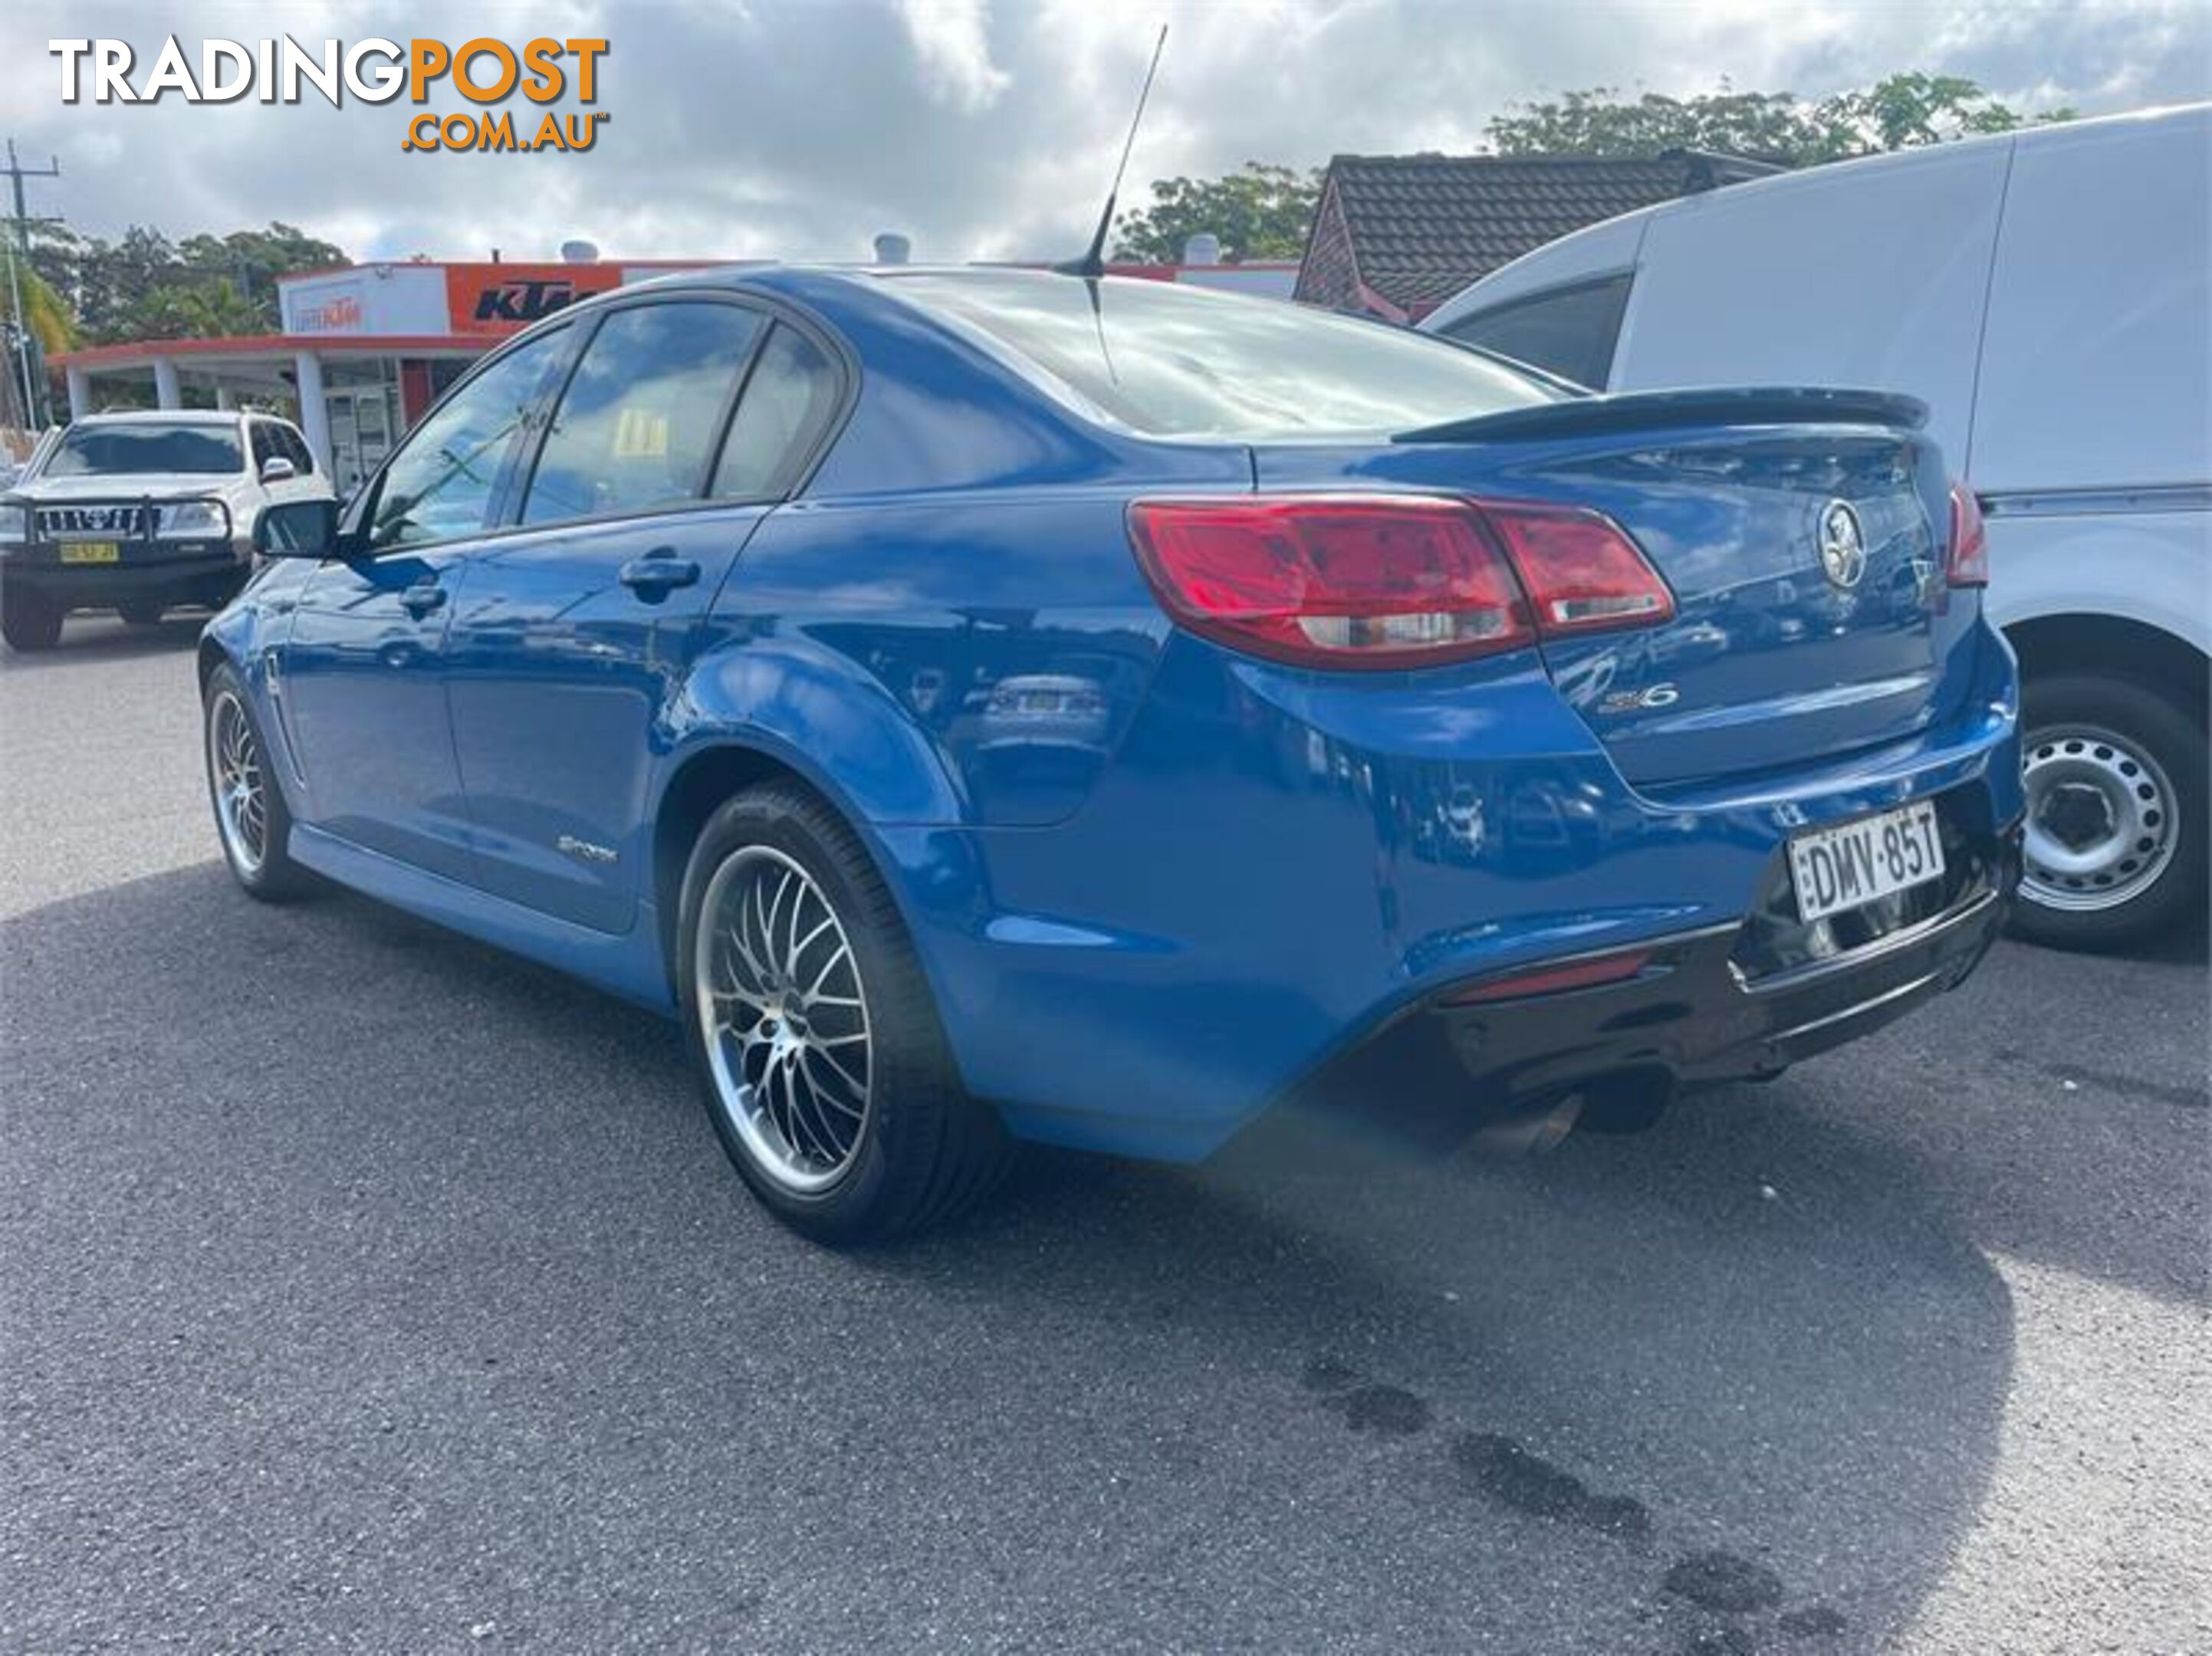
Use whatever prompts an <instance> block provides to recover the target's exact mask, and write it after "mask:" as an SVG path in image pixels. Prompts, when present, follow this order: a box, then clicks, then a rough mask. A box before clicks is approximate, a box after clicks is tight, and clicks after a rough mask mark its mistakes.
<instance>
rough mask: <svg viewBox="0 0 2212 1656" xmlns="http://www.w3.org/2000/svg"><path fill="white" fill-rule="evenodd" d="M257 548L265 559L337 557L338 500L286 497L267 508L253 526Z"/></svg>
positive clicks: (255, 546)
mask: <svg viewBox="0 0 2212 1656" xmlns="http://www.w3.org/2000/svg"><path fill="white" fill-rule="evenodd" d="M270 464H276V463H275V462H273V461H272V462H271V463H270ZM253 549H254V550H255V551H256V552H258V553H259V554H260V555H262V556H263V557H264V558H334V557H336V556H337V555H338V503H337V501H336V500H286V501H284V502H283V503H282V504H281V505H277V506H269V507H263V508H262V510H261V516H260V517H259V518H258V519H256V520H255V521H254V525H253Z"/></svg>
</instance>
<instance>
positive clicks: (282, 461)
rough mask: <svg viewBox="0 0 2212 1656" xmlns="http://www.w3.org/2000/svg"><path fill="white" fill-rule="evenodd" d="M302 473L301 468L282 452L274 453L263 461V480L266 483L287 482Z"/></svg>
mask: <svg viewBox="0 0 2212 1656" xmlns="http://www.w3.org/2000/svg"><path fill="white" fill-rule="evenodd" d="M299 475H300V469H299V468H298V467H297V466H295V465H294V464H292V463H291V462H290V461H289V460H288V459H286V458H284V457H283V455H281V454H272V455H270V457H269V458H267V459H265V460H264V461H263V462H262V463H261V481H262V482H264V483H285V482H291V480H292V479H293V478H295V477H296V476H299Z"/></svg>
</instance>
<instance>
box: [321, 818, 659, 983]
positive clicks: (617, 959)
mask: <svg viewBox="0 0 2212 1656" xmlns="http://www.w3.org/2000/svg"><path fill="white" fill-rule="evenodd" d="M291 852H292V855H293V856H294V857H295V858H298V859H299V861H300V862H301V864H304V865H305V866H307V867H308V868H311V869H313V870H314V871H315V872H316V873H318V874H320V875H322V876H323V877H325V878H326V879H330V880H334V881H336V882H337V883H338V884H340V885H342V886H345V887H347V888H348V889H351V890H354V891H358V892H360V893H362V895H364V896H368V897H374V898H375V899H376V900H377V901H379V902H386V903H390V904H391V905H392V907H394V908H400V909H404V910H405V911H406V912H407V913H410V914H413V915H416V916H418V917H419V918H421V919H426V920H428V921H430V922H431V923H432V924H433V925H441V926H444V927H445V928H447V930H448V931H458V932H459V933H461V934H462V935H463V936H464V937H474V938H476V939H477V941H478V942H480V943H489V944H491V945H492V946H493V947H494V948H495V949H506V950H507V951H508V952H509V953H511V954H515V955H521V956H523V957H524V958H525V959H526V960H532V961H537V962H538V964H539V965H541V966H550V967H551V968H553V969H554V970H555V971H556V972H565V973H567V974H568V975H569V976H571V977H575V978H580V979H582V980H584V981H585V982H586V983H588V984H590V985H592V986H593V987H594V988H597V989H604V990H605V991H606V992H608V993H610V994H613V995H619V996H621V997H622V998H623V999H624V1000H627V1001H631V1002H634V1003H635V1004H637V1005H639V1006H642V1007H644V1008H645V1009H646V1010H648V1011H652V1012H656V1013H658V1014H659V1015H660V1016H662V1017H665V1018H672V1017H674V1016H676V995H675V991H674V990H673V989H672V988H671V986H670V984H669V981H668V973H667V969H666V968H665V965H664V963H663V961H662V960H661V958H660V927H659V925H658V924H657V923H656V922H655V919H654V916H653V908H652V907H651V906H650V905H648V904H645V903H640V904H639V905H638V908H637V914H636V918H635V920H634V921H633V922H632V923H631V925H630V929H629V931H626V932H623V933H622V934H620V935H616V934H613V933H610V932H605V931H592V930H591V929H589V928H588V927H586V926H580V925H574V924H573V923H571V922H569V921H568V920H561V919H554V918H553V917H552V916H551V915H550V914H541V913H538V911H537V910H536V909H532V908H525V907H522V905H521V904H520V903H515V902H510V901H507V899H506V898H504V897H495V896H493V895H491V894H489V892H483V891H478V890H477V889H475V888H473V887H471V886H465V885H462V884H460V883H458V882H456V881H453V880H448V879H447V878H446V877H443V876H442V875H437V874H428V873H425V872H424V871H423V870H421V869H418V868H414V867H411V866H410V865H409V864H405V863H402V862H399V861H398V860H396V859H394V858H390V857H386V856H385V855H383V854H382V853H381V852H374V851H365V850H363V849H362V847H361V846H356V845H355V844H353V843H352V842H351V841H350V840H341V839H339V838H338V837H337V835H335V834H327V833H325V832H324V831H323V830H322V829H320V828H310V827H308V826H307V824H305V823H299V822H295V824H293V828H292V840H291Z"/></svg>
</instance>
